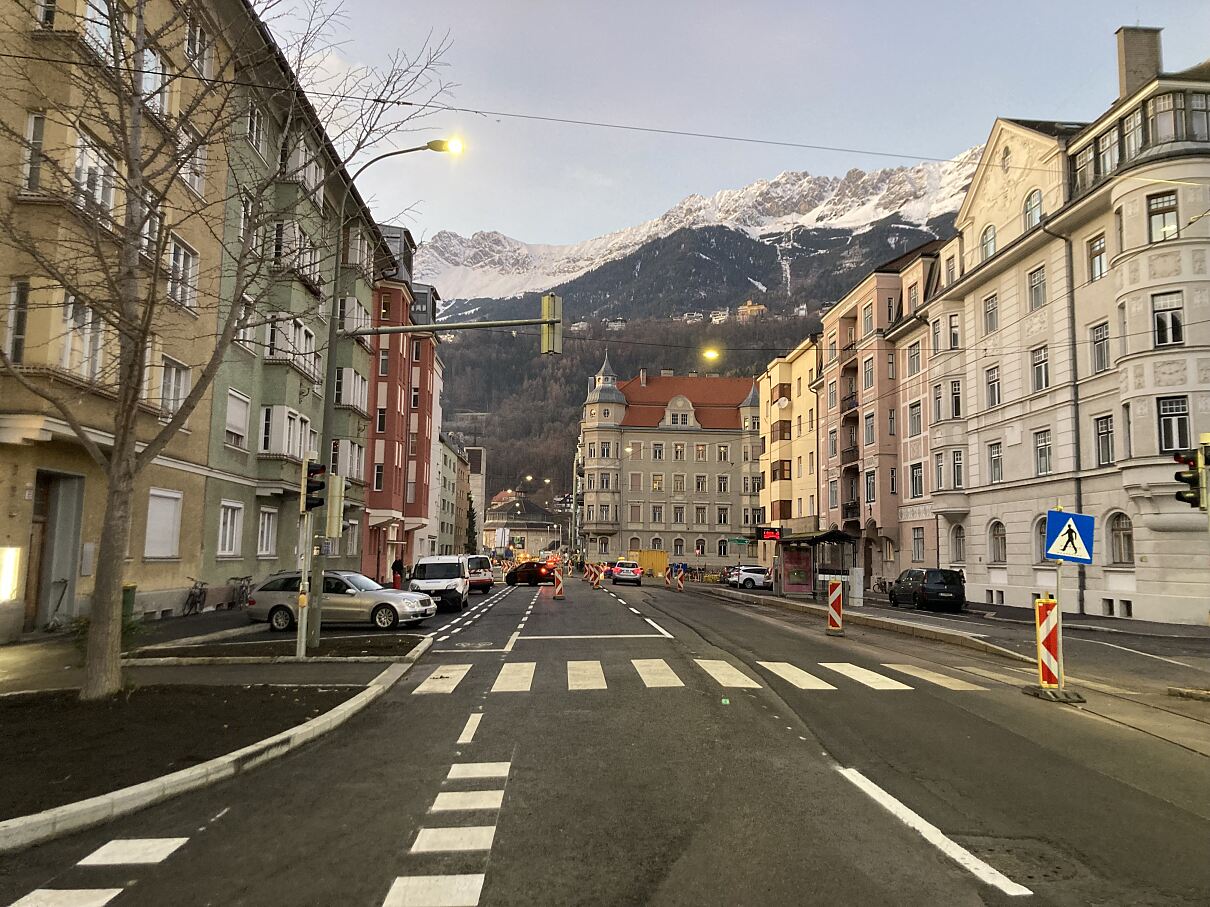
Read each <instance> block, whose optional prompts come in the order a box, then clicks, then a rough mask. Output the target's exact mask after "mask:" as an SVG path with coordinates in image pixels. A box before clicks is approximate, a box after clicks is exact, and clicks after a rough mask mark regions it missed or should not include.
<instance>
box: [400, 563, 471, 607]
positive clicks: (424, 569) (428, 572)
mask: <svg viewBox="0 0 1210 907" xmlns="http://www.w3.org/2000/svg"><path fill="white" fill-rule="evenodd" d="M408 588H409V589H411V590H412V591H413V592H424V593H426V594H427V595H431V596H432V597H433V600H434V601H435V602H437V607H438V608H439V609H440V608H445V609H448V610H453V611H461V610H462V609H463V608H465V607H466V600H467V597H468V596H469V595H470V594H471V580H470V570H469V569H468V567H467V563H466V557H465V556H463V555H461V554H444V555H437V556H433V557H422V558H420V560H418V561H416V564H415V566H413V567H412V578H411V580H410V582H409V583H408Z"/></svg>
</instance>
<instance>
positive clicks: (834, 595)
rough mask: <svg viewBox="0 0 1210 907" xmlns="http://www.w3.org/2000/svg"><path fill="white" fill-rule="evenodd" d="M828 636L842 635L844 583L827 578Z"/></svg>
mask: <svg viewBox="0 0 1210 907" xmlns="http://www.w3.org/2000/svg"><path fill="white" fill-rule="evenodd" d="M827 633H828V635H829V636H844V583H842V582H841V581H840V580H838V579H830V580H828V629H827Z"/></svg>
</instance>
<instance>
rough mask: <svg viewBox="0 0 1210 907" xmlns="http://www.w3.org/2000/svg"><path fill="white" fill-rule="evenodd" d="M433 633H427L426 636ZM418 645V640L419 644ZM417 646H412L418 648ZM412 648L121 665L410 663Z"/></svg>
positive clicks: (191, 657) (196, 657) (150, 660)
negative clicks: (399, 651) (380, 652)
mask: <svg viewBox="0 0 1210 907" xmlns="http://www.w3.org/2000/svg"><path fill="white" fill-rule="evenodd" d="M428 638H431V637H426V639H428ZM417 647H419V644H417ZM415 651H416V649H412V652H415ZM412 652H409V653H408V654H407V655H350V656H348V657H347V658H342V657H341V656H339V655H307V656H304V657H303V658H299V657H298V656H297V655H214V656H211V657H209V658H206V657H203V656H201V655H171V656H164V657H163V658H123V659H122V667H124V668H137V667H138V666H139V665H149V666H150V665H286V664H296V665H300V664H374V665H378V664H382V665H392V664H407V663H408V662H409V661H414V660H415V659H413V658H412Z"/></svg>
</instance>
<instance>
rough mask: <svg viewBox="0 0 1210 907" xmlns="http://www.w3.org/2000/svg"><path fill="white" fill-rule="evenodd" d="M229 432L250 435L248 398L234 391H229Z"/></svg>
mask: <svg viewBox="0 0 1210 907" xmlns="http://www.w3.org/2000/svg"><path fill="white" fill-rule="evenodd" d="M227 431H230V432H235V434H237V435H240V436H243V435H246V434H247V433H248V398H247V397H244V396H243V395H241V394H238V393H236V392H235V391H233V390H229V391H227Z"/></svg>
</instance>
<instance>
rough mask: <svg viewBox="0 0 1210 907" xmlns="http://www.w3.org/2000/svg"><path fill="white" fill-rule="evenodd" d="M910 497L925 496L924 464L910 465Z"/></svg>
mask: <svg viewBox="0 0 1210 907" xmlns="http://www.w3.org/2000/svg"><path fill="white" fill-rule="evenodd" d="M908 497H912V498H922V497H924V464H923V463H913V464H912V465H911V466H909V467H908Z"/></svg>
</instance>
